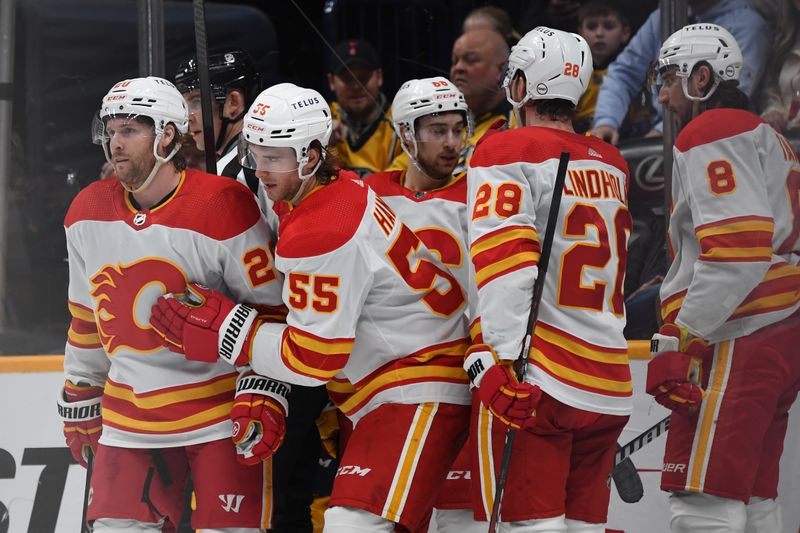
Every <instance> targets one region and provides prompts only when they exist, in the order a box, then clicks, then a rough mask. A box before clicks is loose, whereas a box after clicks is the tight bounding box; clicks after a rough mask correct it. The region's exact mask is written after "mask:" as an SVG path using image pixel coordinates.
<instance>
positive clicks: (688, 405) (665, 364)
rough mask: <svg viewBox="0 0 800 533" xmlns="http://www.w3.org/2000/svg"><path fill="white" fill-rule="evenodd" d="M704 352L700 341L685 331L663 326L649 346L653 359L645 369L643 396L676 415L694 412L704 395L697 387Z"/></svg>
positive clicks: (668, 325) (705, 346) (675, 327)
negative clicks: (653, 399) (650, 396)
mask: <svg viewBox="0 0 800 533" xmlns="http://www.w3.org/2000/svg"><path fill="white" fill-rule="evenodd" d="M707 349H708V344H707V343H706V342H705V341H704V340H703V339H700V338H697V337H691V336H690V335H689V334H688V332H687V331H686V329H685V328H680V327H679V326H676V325H675V324H664V325H663V326H662V327H661V329H660V330H659V332H658V333H656V334H655V335H653V339H652V340H651V343H650V350H651V352H652V356H653V359H652V360H651V361H650V363H648V365H647V385H646V390H647V393H648V394H650V395H652V396H654V397H655V399H656V401H657V402H658V403H660V404H661V405H663V406H664V407H666V408H667V409H670V410H672V411H675V412H676V413H680V414H685V415H690V414H693V413H694V412H696V411H697V409H698V407H699V406H700V403H701V402H702V401H703V396H704V395H705V392H704V391H703V389H702V388H701V387H700V383H701V382H702V375H701V373H702V364H701V363H702V356H703V353H704V352H705V351H706V350H707Z"/></svg>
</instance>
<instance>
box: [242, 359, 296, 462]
mask: <svg viewBox="0 0 800 533" xmlns="http://www.w3.org/2000/svg"><path fill="white" fill-rule="evenodd" d="M289 391H291V387H290V386H289V385H288V384H286V383H283V382H282V381H278V380H276V379H272V378H268V377H264V376H260V375H258V374H256V373H255V372H253V371H252V370H250V369H249V368H246V369H245V370H244V371H243V372H242V373H240V374H239V377H238V378H237V380H236V395H235V397H234V400H233V409H231V421H232V422H233V433H232V438H233V443H234V444H235V445H236V458H237V459H238V460H239V462H240V463H242V464H245V465H255V464H258V463H260V462H261V461H264V460H265V459H268V458H269V457H271V456H272V454H274V453H275V452H276V451H277V450H278V448H280V445H281V443H282V442H283V438H284V437H285V436H286V416H287V415H288V414H289V402H288V400H287V397H288V395H289Z"/></svg>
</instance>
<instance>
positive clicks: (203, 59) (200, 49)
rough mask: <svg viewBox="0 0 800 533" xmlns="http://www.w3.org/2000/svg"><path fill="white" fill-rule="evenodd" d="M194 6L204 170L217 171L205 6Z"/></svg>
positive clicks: (198, 0) (198, 1) (194, 1)
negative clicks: (204, 156)
mask: <svg viewBox="0 0 800 533" xmlns="http://www.w3.org/2000/svg"><path fill="white" fill-rule="evenodd" d="M192 6H193V8H194V43H195V48H196V49H197V74H198V78H199V80H200V107H201V110H202V118H203V144H205V146H206V148H205V154H206V172H209V173H211V174H216V173H217V152H216V150H215V147H216V142H214V121H213V119H212V118H211V85H210V81H209V76H208V39H207V38H206V8H205V3H204V2H203V0H192Z"/></svg>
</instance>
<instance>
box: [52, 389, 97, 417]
mask: <svg viewBox="0 0 800 533" xmlns="http://www.w3.org/2000/svg"><path fill="white" fill-rule="evenodd" d="M102 399H103V397H102V396H97V397H95V398H89V399H88V400H80V401H77V402H68V401H66V400H64V389H63V388H62V389H61V390H60V391H59V393H58V400H57V404H58V416H60V417H61V420H62V421H64V422H87V421H89V420H94V419H96V418H100V417H101V416H102V414H103V413H102V407H101V401H102Z"/></svg>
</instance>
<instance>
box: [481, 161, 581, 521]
mask: <svg viewBox="0 0 800 533" xmlns="http://www.w3.org/2000/svg"><path fill="white" fill-rule="evenodd" d="M568 164H569V152H561V157H560V158H559V160H558V170H557V171H556V181H555V184H554V185H553V198H552V199H551V200H550V212H549V213H548V215H547V227H546V228H545V232H544V241H543V242H542V248H541V250H542V251H541V254H540V255H539V263H538V265H537V266H538V270H539V272H538V275H537V276H536V281H535V282H534V283H533V298H532V300H531V311H530V313H529V314H528V323H527V327H526V328H525V339H524V340H523V342H522V350H521V351H520V353H519V358H518V359H517V362H518V364H517V365H516V366H517V379H518V380H519V381H520V383H521V382H522V381H523V380H524V379H525V372H526V370H527V368H528V354H529V352H530V347H531V339H532V338H533V331H534V328H535V327H536V318H537V317H538V316H539V302H540V301H541V300H542V292H543V291H544V279H545V276H546V275H547V264H548V263H549V262H550V250H551V249H552V247H553V235H554V234H555V231H556V222H557V219H558V211H559V209H560V207H561V193H562V192H563V190H564V180H565V179H566V177H567V165H568ZM516 436H517V430H516V429H513V428H509V429H508V431H507V432H506V443H505V446H503V461H502V463H501V464H500V473H499V474H498V475H497V485H496V489H495V496H494V503H493V504H492V518H491V520H490V522H489V532H490V533H495V532H496V531H497V525H498V523H499V521H500V520H499V519H500V504H501V503H502V501H503V492H505V488H506V479H507V477H508V467H509V465H510V464H511V449H512V448H513V446H514V439H515V438H516Z"/></svg>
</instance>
